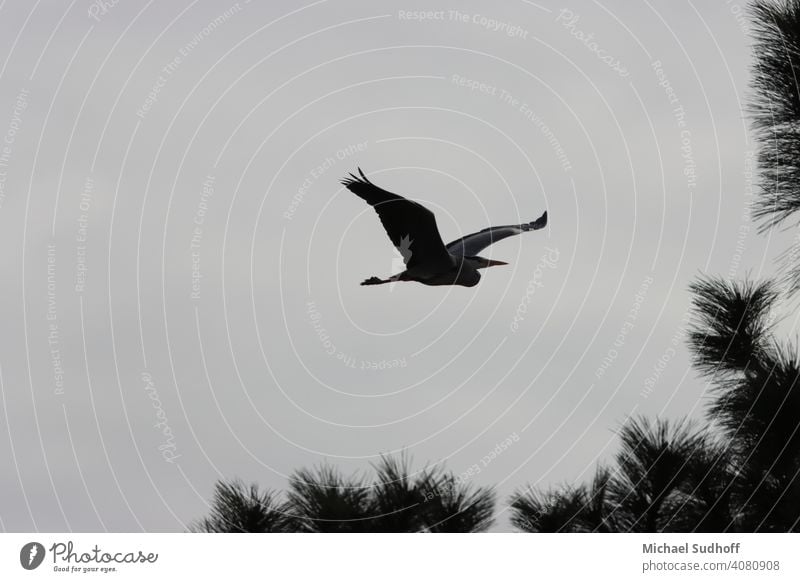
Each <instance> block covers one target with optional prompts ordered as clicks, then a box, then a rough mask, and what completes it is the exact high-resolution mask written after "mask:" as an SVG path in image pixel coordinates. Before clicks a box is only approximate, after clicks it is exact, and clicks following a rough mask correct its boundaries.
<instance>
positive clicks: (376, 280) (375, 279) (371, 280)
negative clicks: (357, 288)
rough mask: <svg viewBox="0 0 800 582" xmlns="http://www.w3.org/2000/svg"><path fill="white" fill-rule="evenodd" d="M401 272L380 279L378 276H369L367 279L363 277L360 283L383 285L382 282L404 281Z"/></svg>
mask: <svg viewBox="0 0 800 582" xmlns="http://www.w3.org/2000/svg"><path fill="white" fill-rule="evenodd" d="M403 273H405V271H403ZM403 273H398V274H397V275H392V276H391V277H389V278H388V279H380V278H378V277H370V278H369V279H365V280H364V281H363V282H362V283H361V284H362V285H383V284H384V283H394V282H395V281H405V280H406V279H405V278H404V277H403Z"/></svg>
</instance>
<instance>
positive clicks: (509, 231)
mask: <svg viewBox="0 0 800 582" xmlns="http://www.w3.org/2000/svg"><path fill="white" fill-rule="evenodd" d="M546 224H547V211H545V213H544V214H542V215H541V216H540V217H539V218H537V219H536V220H534V221H533V222H527V223H525V224H509V225H506V226H490V227H489V228H484V229H483V230H481V231H478V232H473V233H472V234H468V235H467V236H465V237H462V238H460V239H458V240H454V241H453V242H451V243H449V244H448V245H447V247H446V248H447V251H448V252H449V253H450V254H452V255H455V256H457V257H474V256H476V255H477V254H478V253H479V252H481V251H482V250H483V249H485V248H486V247H488V246H489V245H490V244H492V243H496V242H497V241H499V240H503V239H504V238H508V237H510V236H514V235H515V234H521V233H523V232H527V231H529V230H539V229H540V228H544V227H545V225H546Z"/></svg>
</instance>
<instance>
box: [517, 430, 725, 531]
mask: <svg viewBox="0 0 800 582" xmlns="http://www.w3.org/2000/svg"><path fill="white" fill-rule="evenodd" d="M620 443H621V444H620V450H619V452H618V453H617V456H616V459H615V465H614V469H613V470H612V469H607V468H602V467H601V468H599V469H598V470H597V472H596V473H595V476H594V479H593V480H592V482H591V483H590V484H589V485H588V486H586V485H581V486H578V487H574V486H564V487H562V488H561V489H555V490H549V491H547V492H545V493H539V492H537V491H536V490H535V489H529V490H528V491H527V492H525V493H520V492H518V493H515V494H514V495H513V496H512V499H511V510H512V513H511V522H512V524H514V525H515V526H516V527H518V528H519V529H521V530H523V531H529V532H658V531H665V532H666V531H691V530H701V529H702V530H710V531H721V529H722V527H724V526H726V525H728V524H729V523H730V521H731V519H732V518H731V514H730V512H729V506H728V504H727V503H725V501H724V496H723V495H722V494H723V492H724V487H725V485H727V484H728V482H729V481H730V479H731V478H732V476H731V473H730V472H729V470H728V467H729V466H728V463H727V459H726V457H725V453H724V451H723V450H722V449H721V448H720V447H718V446H715V445H714V443H713V441H712V440H711V437H710V436H709V435H708V434H707V433H706V432H705V431H699V430H695V429H694V428H693V427H692V425H691V424H690V423H688V422H686V421H681V422H677V423H670V422H668V421H662V420H658V421H656V422H655V423H651V422H650V421H648V420H647V419H645V418H632V419H629V420H628V422H626V423H625V424H624V425H623V426H622V428H621V429H620ZM721 497H722V502H720V498H721Z"/></svg>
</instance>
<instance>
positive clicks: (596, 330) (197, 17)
mask: <svg viewBox="0 0 800 582" xmlns="http://www.w3.org/2000/svg"><path fill="white" fill-rule="evenodd" d="M106 4H107V5H106V7H104V8H102V7H101V5H100V3H92V2H90V1H88V0H74V1H73V2H71V3H70V4H69V5H67V3H65V2H57V1H55V0H45V1H41V2H36V3H32V2H24V1H21V0H11V1H7V2H4V3H3V4H2V8H0V29H1V32H2V33H1V34H0V67H2V68H0V79H1V80H2V83H0V139H2V140H3V142H2V143H0V148H3V149H0V222H1V223H2V228H1V229H0V244H1V245H2V249H3V253H2V261H3V273H4V284H3V285H2V286H0V317H1V318H2V333H0V380H1V383H0V395H1V396H2V400H0V407H1V408H2V414H0V467H2V471H0V480H2V481H0V529H4V530H7V531H24V530H50V531H53V530H58V531H60V530H76V531H84V530H88V531H92V530H101V531H102V530H111V531H141V530H145V531H181V530H183V529H185V527H186V526H187V524H188V523H189V522H191V521H192V520H194V519H196V518H199V517H201V516H203V515H204V514H205V513H206V511H207V500H208V499H209V497H210V494H211V491H212V487H213V485H214V482H215V481H216V480H217V479H220V478H231V477H240V478H242V479H244V480H246V481H255V482H258V483H259V484H260V485H262V486H263V487H266V488H276V489H282V488H284V487H285V485H286V478H287V476H288V475H289V474H290V473H291V472H292V470H294V469H296V468H300V467H302V466H311V465H315V464H318V463H321V462H323V461H328V462H331V463H334V464H336V465H337V466H339V467H341V468H342V469H343V470H344V471H346V472H351V471H356V470H361V471H365V470H367V469H368V468H369V463H370V462H374V461H375V460H376V459H377V457H378V455H380V454H381V453H394V452H399V451H402V450H404V449H405V450H407V451H408V453H409V454H410V455H411V456H412V457H413V460H414V466H415V467H417V468H419V467H422V466H423V465H424V464H426V463H429V464H433V463H445V464H446V466H447V467H448V468H449V469H451V470H452V471H453V472H455V473H456V474H457V475H464V478H465V479H466V480H467V481H468V482H471V483H476V484H496V485H497V486H498V492H499V494H500V495H499V499H500V503H499V505H498V523H497V526H496V528H495V530H497V531H506V530H508V529H510V526H509V525H508V521H507V518H508V514H507V510H506V504H507V498H508V495H509V494H510V493H511V492H512V491H513V490H515V489H516V488H519V487H522V486H524V485H525V484H535V485H538V486H542V487H547V486H551V485H553V486H555V485H558V484H561V483H565V482H566V483H575V482H577V481H581V480H585V479H587V478H588V477H589V476H590V475H591V474H592V473H593V472H594V469H595V466H596V464H597V463H598V461H600V462H602V461H607V460H609V459H610V458H611V457H612V455H613V453H614V451H615V448H616V441H615V432H614V431H615V429H616V428H618V427H619V425H620V423H621V422H623V421H624V419H625V418H626V417H627V416H628V415H630V414H646V415H651V416H652V415H660V416H664V417H669V418H678V417H680V416H683V415H686V414H688V415H690V416H692V417H695V418H698V419H701V418H702V417H703V406H704V390H705V385H704V383H703V382H702V381H700V380H699V379H698V378H697V375H696V374H695V373H694V372H693V371H692V370H691V369H690V368H689V359H688V354H687V351H686V350H685V348H684V341H683V335H682V333H683V332H682V329H683V324H684V320H685V315H686V313H687V308H688V305H689V295H688V293H687V285H688V283H689V282H690V281H691V280H692V279H693V278H694V277H695V276H697V275H698V274H700V273H704V272H708V273H713V274H720V275H724V276H739V277H741V276H743V275H745V274H746V273H750V274H751V275H753V276H762V275H764V274H769V273H770V272H772V264H773V260H774V258H775V256H777V255H778V254H779V252H780V251H781V250H783V249H784V248H785V246H786V239H785V237H782V238H776V237H772V238H770V237H768V236H760V235H758V234H757V233H756V231H755V228H754V227H753V225H752V223H751V222H750V220H749V218H748V213H747V201H748V196H749V195H750V194H751V192H752V184H751V181H752V175H751V171H752V170H753V169H754V164H753V161H754V158H753V156H754V153H755V145H754V143H753V141H752V136H751V135H749V133H748V124H747V118H746V102H747V99H748V85H747V83H748V75H749V67H750V62H751V59H750V40H749V38H748V36H747V26H746V21H745V20H744V16H743V15H742V11H743V4H744V3H743V2H737V1H725V0H714V1H711V2H699V1H695V2H691V1H678V2H676V1H674V0H661V1H655V2H654V1H643V2H636V3H632V2H623V1H622V0H614V1H612V0H608V1H604V2H590V1H588V0H587V1H580V2H566V3H551V2H546V1H542V2H529V1H527V0H516V1H508V2H503V3H497V2H464V1H460V2H455V1H444V0H443V1H434V2H430V1H426V2H422V1H413V0H409V1H408V2H401V3H398V2H389V1H371V2H366V1H362V2H357V1H341V0H330V1H326V0H319V1H317V2H309V3H307V4H305V5H302V6H301V5H300V3H297V2H289V1H271V2H268V3H266V2H264V3H257V2H253V3H248V2H245V1H241V2H238V3H226V2H213V1H209V0H196V1H193V2H189V1H185V0H180V1H175V2H159V3H156V2H147V3H145V2H143V1H137V0H121V1H119V2H118V3H116V5H114V6H111V5H110V4H111V3H106ZM262 4H265V5H262ZM420 12H422V14H420ZM423 17H424V18H423ZM359 166H360V167H361V168H362V169H363V170H364V171H365V172H366V173H367V174H368V175H369V176H370V178H371V179H372V180H373V181H374V182H375V183H377V184H379V185H381V186H383V187H386V188H387V189H389V190H392V191H394V192H397V193H401V194H403V195H405V196H408V197H411V198H414V199H416V200H419V201H421V202H423V203H424V204H425V205H426V206H428V207H429V208H430V209H432V210H433V211H434V212H435V213H436V215H437V219H438V224H439V228H440V230H441V233H442V236H443V238H444V239H445V240H451V239H454V238H457V237H459V236H461V235H463V234H465V233H469V232H472V231H475V230H479V229H481V228H484V227H485V226H488V225H491V224H510V223H518V222H523V221H524V222H527V221H530V220H533V219H535V218H537V217H538V216H539V215H540V214H541V213H542V212H543V211H544V210H547V211H548V212H549V216H550V223H549V225H548V228H547V229H545V230H543V231H538V232H535V233H529V234H525V235H522V236H519V237H515V238H511V239H507V240H504V241H502V242H500V243H498V244H496V245H494V246H493V247H491V250H490V254H491V256H492V257H493V258H496V259H501V260H505V261H508V262H509V263H510V266H507V267H497V268H492V269H490V270H488V271H484V272H483V278H482V280H481V282H480V284H479V285H478V286H476V287H473V288H461V287H456V288H447V287H425V286H422V285H419V284H415V283H402V284H397V285H395V286H393V287H389V286H381V287H361V286H359V283H360V282H361V281H362V280H363V279H365V278H367V277H369V276H372V275H377V276H379V277H384V276H387V275H390V274H392V273H393V272H397V271H398V270H399V268H400V266H401V265H402V261H401V259H400V258H399V255H398V254H397V253H396V252H395V251H394V249H393V247H392V246H391V244H390V242H389V240H388V238H387V237H386V235H385V233H384V232H383V229H382V227H381V225H380V222H379V221H378V219H377V217H376V216H375V214H374V212H373V211H372V210H371V209H370V208H369V207H368V206H367V205H366V204H365V203H364V202H363V201H362V200H360V199H358V198H357V197H355V196H354V195H352V194H351V193H350V192H348V191H346V190H343V189H342V187H341V185H340V184H339V180H340V179H341V178H342V176H344V175H346V174H347V173H348V172H351V171H354V170H355V169H356V167H359ZM659 362H661V363H659ZM509 439H510V440H509ZM504 441H505V442H506V443H507V444H506V446H501V447H500V449H502V452H500V453H499V454H498V453H493V451H494V450H495V449H496V448H497V445H498V444H500V443H503V442H504ZM508 443H510V444H508Z"/></svg>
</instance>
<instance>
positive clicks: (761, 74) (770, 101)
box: [751, 0, 800, 292]
mask: <svg viewBox="0 0 800 582" xmlns="http://www.w3.org/2000/svg"><path fill="white" fill-rule="evenodd" d="M751 11H752V15H753V18H752V21H753V38H754V47H753V49H754V51H753V52H754V55H755V70H754V76H753V82H752V84H753V89H754V92H755V97H754V99H753V101H752V104H751V105H752V107H751V109H752V117H753V121H754V128H755V135H756V139H757V140H758V142H759V143H760V145H761V147H760V151H759V155H758V162H759V167H760V170H761V171H760V174H759V176H760V178H759V181H760V186H761V188H760V192H759V195H758V197H757V198H756V200H755V203H754V206H753V215H754V217H755V218H756V219H757V220H758V221H760V222H761V230H762V231H763V230H767V229H769V228H773V227H776V226H778V225H781V224H782V223H785V222H786V221H788V220H789V219H790V218H792V217H793V216H794V215H795V213H796V212H797V211H798V210H800V89H798V79H800V1H798V0H785V1H781V2H774V1H771V0H755V1H754V2H753V3H752V5H751ZM781 266H782V271H783V282H784V283H786V285H787V288H788V289H789V290H791V291H793V292H796V291H798V290H800V241H798V240H797V239H796V240H795V244H794V245H793V247H792V248H790V249H789V250H788V251H787V252H786V253H784V254H783V256H782V258H781Z"/></svg>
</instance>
